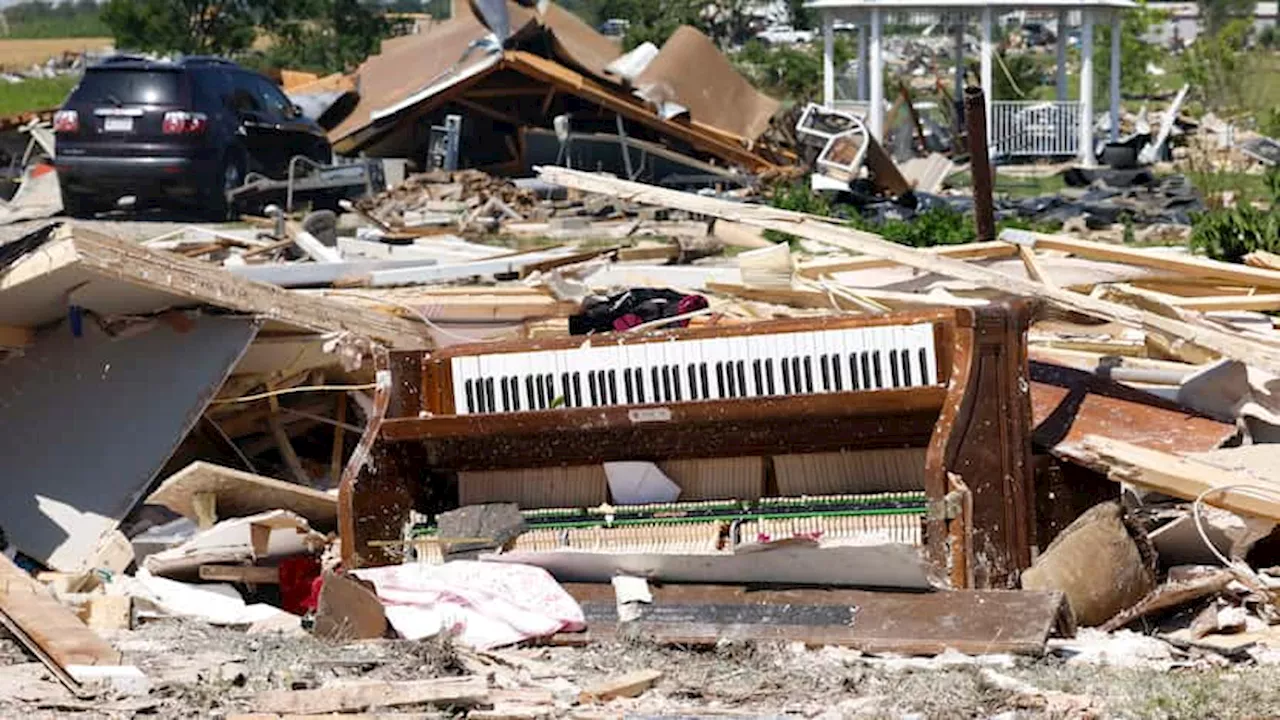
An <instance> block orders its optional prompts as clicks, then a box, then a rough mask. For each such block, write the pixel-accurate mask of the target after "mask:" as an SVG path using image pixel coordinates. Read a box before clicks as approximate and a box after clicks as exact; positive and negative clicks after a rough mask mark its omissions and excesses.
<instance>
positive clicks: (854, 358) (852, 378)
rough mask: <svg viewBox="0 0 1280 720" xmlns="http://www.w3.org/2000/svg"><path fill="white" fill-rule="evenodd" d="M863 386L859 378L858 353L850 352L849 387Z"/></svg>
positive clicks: (857, 387) (852, 388)
mask: <svg viewBox="0 0 1280 720" xmlns="http://www.w3.org/2000/svg"><path fill="white" fill-rule="evenodd" d="M861 387H862V385H861V384H860V382H859V380H858V353H856V352H853V353H849V389H850V390H858V389H860V388H861Z"/></svg>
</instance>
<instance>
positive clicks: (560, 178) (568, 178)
mask: <svg viewBox="0 0 1280 720" xmlns="http://www.w3.org/2000/svg"><path fill="white" fill-rule="evenodd" d="M538 172H539V174H540V175H541V177H542V178H543V179H544V180H547V181H549V182H553V183H556V184H558V185H563V186H566V187H571V188H575V189H578V190H583V191H587V192H599V193H602V194H605V195H610V196H614V197H622V198H626V199H627V200H630V201H632V202H640V203H645V204H650V205H658V206H663V207H671V208H678V209H681V210H686V211H689V212H696V213H700V214H703V215H711V216H716V217H725V218H729V219H731V220H734V221H737V222H742V223H744V224H748V225H755V226H757V227H762V228H765V229H769V230H777V231H779V232H784V233H788V234H791V235H797V236H799V237H803V238H807V239H809V240H814V241H817V242H823V243H826V244H828V245H833V246H835V247H839V248H843V249H845V250H850V251H853V252H860V253H865V254H867V255H875V256H877V257H882V258H885V259H887V260H892V261H894V262H896V263H898V264H901V265H906V266H909V267H914V268H917V269H920V270H925V271H927V272H934V273H938V274H941V275H945V276H948V277H953V278H956V279H959V280H966V281H969V282H972V283H977V284H980V285H983V286H985V287H989V288H992V289H994V290H999V291H1001V292H1006V293H1009V294H1013V295H1022V296H1026V297H1039V298H1043V299H1045V300H1047V301H1049V302H1052V303H1054V304H1056V305H1060V306H1062V307H1065V308H1068V309H1070V310H1075V311H1077V312H1081V313H1084V314H1086V315H1091V316H1094V317H1099V318H1103V319H1106V320H1114V321H1117V322H1122V323H1124V324H1127V325H1134V326H1136V327H1139V328H1142V329H1143V330H1146V331H1148V332H1159V333H1164V334H1166V335H1172V336H1174V337H1176V338H1178V339H1179V340H1180V341H1181V342H1184V343H1186V344H1189V345H1193V346H1199V347H1202V348H1205V349H1207V350H1210V351H1213V352H1216V353H1218V354H1220V355H1222V356H1224V357H1228V358H1231V359H1234V360H1240V361H1241V362H1244V363H1246V364H1249V365H1254V366H1256V367H1257V368H1259V369H1261V370H1267V371H1269V372H1272V373H1275V374H1280V353H1277V352H1276V351H1275V348H1273V347H1268V346H1267V345H1266V344H1263V343H1259V342H1256V341H1254V340H1250V339H1246V338H1242V337H1240V336H1239V335H1238V334H1235V333H1230V332H1224V331H1222V330H1218V329H1215V328H1210V327H1204V326H1200V325H1193V324H1191V323H1188V322H1185V321H1183V320H1178V319H1174V318H1167V317H1162V316H1160V315H1157V314H1155V313H1152V312H1149V311H1145V310H1141V309H1137V308H1131V307H1125V306H1123V305H1117V304H1115V303H1111V302H1107V301H1104V300H1099V299H1097V298H1093V297H1088V296H1085V295H1079V294H1076V293H1073V292H1071V291H1069V290H1064V289H1061V288H1052V287H1049V286H1047V285H1045V284H1043V283H1038V282H1035V281H1033V280H1026V279H1023V278H1016V277H1012V276H1009V275H1004V274H1002V273H1000V272H997V271H995V270H990V269H988V268H984V267H979V266H977V265H971V264H969V263H966V262H963V261H960V260H956V259H955V258H950V257H945V256H941V255H938V254H937V253H927V252H922V251H920V250H916V249H914V248H909V247H906V246H903V245H897V244H895V243H891V242H888V241H887V240H884V239H883V238H880V237H879V236H877V235H874V234H872V233H866V232H859V231H855V230H850V229H849V228H844V227H838V226H834V225H832V224H831V223H830V222H829V221H828V220H826V219H820V218H815V217H813V216H810V215H805V214H803V213H797V212H791V211H787V210H778V209H776V208H768V207H762V206H753V205H743V204H741V203H734V202H729V201H726V200H720V199H717V198H709V197H702V196H698V195H693V194H691V193H683V192H678V191H674V190H667V189H664V188H657V187H653V186H650V185H643V184H641V183H633V182H629V181H626V180H619V179H616V178H611V177H606V176H602V175H593V174H591V173H585V172H580V171H577V170H568V169H565V168H558V167H556V168H553V167H542V168H539V171H538ZM1277 276H1278V277H1280V274H1277Z"/></svg>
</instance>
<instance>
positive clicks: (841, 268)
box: [797, 240, 1017, 278]
mask: <svg viewBox="0 0 1280 720" xmlns="http://www.w3.org/2000/svg"><path fill="white" fill-rule="evenodd" d="M923 252H927V253H930V254H933V255H937V256H939V257H949V258H953V259H956V260H992V259H996V258H1006V257H1010V256H1012V255H1015V254H1017V248H1016V247H1015V246H1013V245H1011V244H1009V243H1006V242H1001V241H999V240H993V241H992V242H984V243H966V244H964V245H939V246H937V247H931V248H927V249H925V250H924V251H923ZM898 264H899V263H897V262H894V261H893V260H888V259H885V258H882V257H875V256H872V255H861V256H855V257H847V256H846V257H839V258H820V259H817V260H810V261H809V262H804V263H800V265H799V267H798V268H797V272H799V273H800V275H802V276H804V277H811V278H816V277H821V276H823V275H827V274H830V273H838V272H852V271H854V270H878V269H880V268H887V267H894V266H895V265H898Z"/></svg>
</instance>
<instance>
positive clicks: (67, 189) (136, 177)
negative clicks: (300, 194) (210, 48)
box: [53, 55, 333, 219]
mask: <svg viewBox="0 0 1280 720" xmlns="http://www.w3.org/2000/svg"><path fill="white" fill-rule="evenodd" d="M53 128H54V132H55V133H56V136H57V157H56V158H55V160H54V164H55V165H56V167H57V169H58V181H59V183H60V185H61V186H62V203H63V207H64V209H65V212H66V213H67V214H68V215H71V216H73V217H82V216H91V215H93V214H94V213H96V212H100V211H103V210H107V209H110V208H112V207H114V206H115V205H116V204H117V202H118V201H119V200H120V198H122V197H126V196H133V197H135V198H136V199H137V203H138V204H139V205H145V204H152V203H154V204H182V205H187V206H194V207H197V208H199V209H200V210H201V212H202V214H207V215H209V216H213V217H217V218H219V219H222V218H225V217H226V216H227V215H228V214H229V212H230V210H231V208H230V207H229V203H228V201H227V196H226V191H227V190H230V189H232V188H234V187H237V186H239V185H240V184H241V183H242V182H243V181H244V178H245V175H246V174H247V173H249V172H257V173H261V174H263V175H267V176H269V177H273V178H283V177H285V175H286V174H287V172H288V166H289V161H290V159H292V158H293V157H294V156H295V155H304V156H306V157H308V158H310V159H312V160H315V161H317V162H320V163H329V162H331V161H332V157H333V150H332V148H331V147H330V146H329V141H328V139H327V138H326V137H325V132H324V130H323V129H322V128H321V127H320V126H319V125H317V124H316V123H315V121H313V120H311V119H309V118H307V117H306V116H304V115H303V113H302V111H301V109H299V108H298V107H297V106H296V105H294V104H293V103H292V102H290V101H289V99H288V98H287V97H286V96H285V94H284V93H283V92H282V91H281V90H280V88H278V87H276V85H275V83H273V82H271V81H270V80H268V79H267V78H266V77H263V76H262V75H259V74H258V73H255V72H251V71H249V70H246V69H244V68H242V67H240V66H239V65H236V64H235V63H233V62H231V61H229V60H223V59H220V58H212V57H188V58H183V59H181V60H177V61H173V62H169V61H155V60H148V59H146V58H139V57H133V56H127V55H119V56H115V57H111V58H108V59H106V60H104V61H103V62H101V63H99V64H97V65H94V66H92V67H90V68H88V69H87V70H86V71H85V74H84V77H83V78H82V79H81V80H80V83H79V84H78V85H77V86H76V87H75V89H74V90H72V91H71V95H70V96H69V97H68V98H67V101H66V103H64V104H63V106H62V109H60V110H59V111H58V112H57V113H56V114H55V115H54V119H53Z"/></svg>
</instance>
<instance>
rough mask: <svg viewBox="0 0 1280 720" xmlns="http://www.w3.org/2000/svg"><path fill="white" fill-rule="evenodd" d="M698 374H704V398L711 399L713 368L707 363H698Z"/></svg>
mask: <svg viewBox="0 0 1280 720" xmlns="http://www.w3.org/2000/svg"><path fill="white" fill-rule="evenodd" d="M698 374H699V375H701V376H702V399H703V400H710V399H711V370H710V369H709V368H708V367H707V363H701V364H699V365H698Z"/></svg>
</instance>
